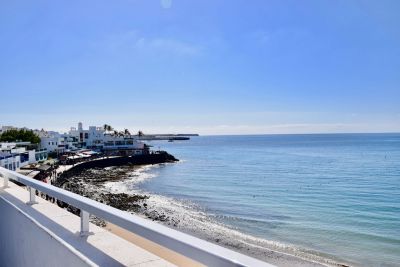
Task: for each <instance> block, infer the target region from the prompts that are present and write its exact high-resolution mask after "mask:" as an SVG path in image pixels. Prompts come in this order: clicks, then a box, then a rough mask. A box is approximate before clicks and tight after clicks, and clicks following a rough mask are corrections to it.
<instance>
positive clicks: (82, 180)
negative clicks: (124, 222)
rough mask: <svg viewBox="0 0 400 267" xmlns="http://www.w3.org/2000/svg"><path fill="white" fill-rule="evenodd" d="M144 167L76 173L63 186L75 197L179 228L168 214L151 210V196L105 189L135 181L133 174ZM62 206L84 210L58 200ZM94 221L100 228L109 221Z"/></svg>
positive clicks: (102, 169)
mask: <svg viewBox="0 0 400 267" xmlns="http://www.w3.org/2000/svg"><path fill="white" fill-rule="evenodd" d="M141 167H142V166H141V165H134V164H128V165H126V166H119V167H106V168H92V169H87V170H80V171H79V172H77V171H73V175H71V174H70V175H69V177H68V178H67V179H64V180H63V183H62V184H61V183H60V184H58V186H59V187H61V188H63V189H65V190H68V191H70V192H73V193H75V194H78V195H81V196H84V197H87V198H90V199H93V200H96V201H98V202H101V203H104V204H106V205H109V206H111V207H114V208H117V209H120V210H124V211H128V212H132V213H135V214H138V215H142V216H144V217H147V218H149V219H151V220H153V221H161V222H164V223H166V224H168V225H172V226H177V224H178V222H177V221H176V220H174V219H173V218H170V216H168V215H167V214H165V213H163V212H159V211H157V210H153V209H149V208H148V205H147V203H146V200H147V199H148V198H149V197H150V196H148V195H145V194H126V193H111V192H110V191H109V190H108V189H107V188H106V187H105V186H104V184H105V183H108V182H117V181H123V180H125V179H127V178H130V179H131V178H132V172H134V171H135V170H137V169H138V168H141ZM58 205H59V206H61V207H63V208H66V209H67V210H68V211H70V212H72V213H74V214H77V215H78V214H79V213H80V210H79V209H77V208H75V207H73V206H70V205H68V204H66V203H63V202H61V201H58ZM91 221H92V222H93V223H95V224H97V225H99V226H105V221H104V220H102V219H99V218H96V217H95V216H91Z"/></svg>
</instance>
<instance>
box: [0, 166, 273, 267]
mask: <svg viewBox="0 0 400 267" xmlns="http://www.w3.org/2000/svg"><path fill="white" fill-rule="evenodd" d="M0 174H2V175H3V176H4V178H5V179H11V180H14V181H17V182H19V183H22V184H24V185H26V186H28V187H30V188H34V189H36V190H38V191H41V192H43V193H45V194H47V195H49V196H52V197H55V198H56V199H59V200H61V201H63V202H65V203H68V204H70V205H72V206H74V207H76V208H79V209H81V211H85V212H86V213H89V214H93V215H96V216H97V217H100V218H102V219H104V220H106V221H108V222H110V223H113V224H115V225H117V226H119V227H122V228H124V229H126V230H128V231H131V232H133V233H135V234H137V235H139V236H141V237H144V238H145V239H148V240H150V241H153V242H155V243H157V244H159V245H161V246H163V247H166V248H168V249H170V250H173V251H175V252H177V253H179V254H181V255H184V256H186V257H188V258H190V259H193V260H195V261H197V262H200V263H202V264H205V265H207V266H273V265H270V264H268V263H265V262H263V261H260V260H257V259H254V258H251V257H249V256H246V255H243V254H240V253H237V252H234V251H232V250H229V249H227V248H223V247H221V246H218V245H215V244H212V243H210V242H207V241H204V240H202V239H199V238H196V237H193V236H190V235H188V234H185V233H182V232H179V231H176V230H174V229H171V228H168V227H166V226H163V225H161V224H158V223H155V222H153V221H150V220H148V219H144V218H141V217H139V216H137V215H134V214H130V213H128V212H126V211H122V210H119V209H116V208H113V207H110V206H107V205H105V204H103V203H100V202H97V201H94V200H92V199H89V198H86V197H83V196H80V195H77V194H75V193H72V192H69V191H67V190H64V189H61V188H58V187H55V186H53V185H49V184H47V183H43V182H41V181H37V180H34V179H32V178H29V177H27V176H25V175H22V174H19V173H17V172H14V171H10V170H8V169H5V168H2V167H0ZM31 196H32V191H31Z"/></svg>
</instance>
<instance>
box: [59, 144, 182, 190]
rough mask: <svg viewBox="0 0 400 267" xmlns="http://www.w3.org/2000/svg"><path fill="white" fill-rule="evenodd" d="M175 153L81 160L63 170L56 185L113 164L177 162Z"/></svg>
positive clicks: (161, 152)
mask: <svg viewBox="0 0 400 267" xmlns="http://www.w3.org/2000/svg"><path fill="white" fill-rule="evenodd" d="M176 161H178V159H176V158H175V157H174V156H173V155H171V154H168V153H167V152H165V151H160V152H157V153H151V154H145V155H134V156H121V157H110V158H103V159H96V160H91V161H87V162H81V163H80V164H77V165H76V166H74V167H72V168H71V169H69V170H67V171H65V172H63V173H62V174H61V175H60V176H59V177H58V179H57V181H56V183H55V184H56V185H57V186H60V185H62V184H63V183H64V182H65V181H66V180H68V179H69V178H71V177H73V176H75V175H77V174H79V173H81V172H82V171H84V170H88V169H93V168H106V167H111V166H124V165H148V164H159V163H167V162H176Z"/></svg>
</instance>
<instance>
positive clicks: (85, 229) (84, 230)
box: [80, 210, 89, 236]
mask: <svg viewBox="0 0 400 267" xmlns="http://www.w3.org/2000/svg"><path fill="white" fill-rule="evenodd" d="M80 235H81V236H88V235H89V212H87V211H84V210H81V232H80Z"/></svg>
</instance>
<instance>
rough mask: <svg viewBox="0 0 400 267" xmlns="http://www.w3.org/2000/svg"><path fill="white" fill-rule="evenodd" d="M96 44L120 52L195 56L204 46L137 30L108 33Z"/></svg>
mask: <svg viewBox="0 0 400 267" xmlns="http://www.w3.org/2000/svg"><path fill="white" fill-rule="evenodd" d="M94 46H95V47H96V48H97V49H105V50H108V51H109V52H120V51H121V50H122V51H127V52H129V51H131V52H134V51H139V52H142V53H143V52H152V53H154V52H156V53H165V54H172V55H181V56H195V55H198V54H200V53H201V51H202V50H203V47H202V46H200V45H198V44H193V43H191V42H188V41H184V40H180V39H178V38H172V37H171V38H165V37H148V36H144V35H143V34H141V33H140V32H139V31H136V30H131V31H126V32H123V33H119V34H111V35H108V36H106V37H105V38H104V39H103V40H101V41H97V42H95V43H94Z"/></svg>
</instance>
